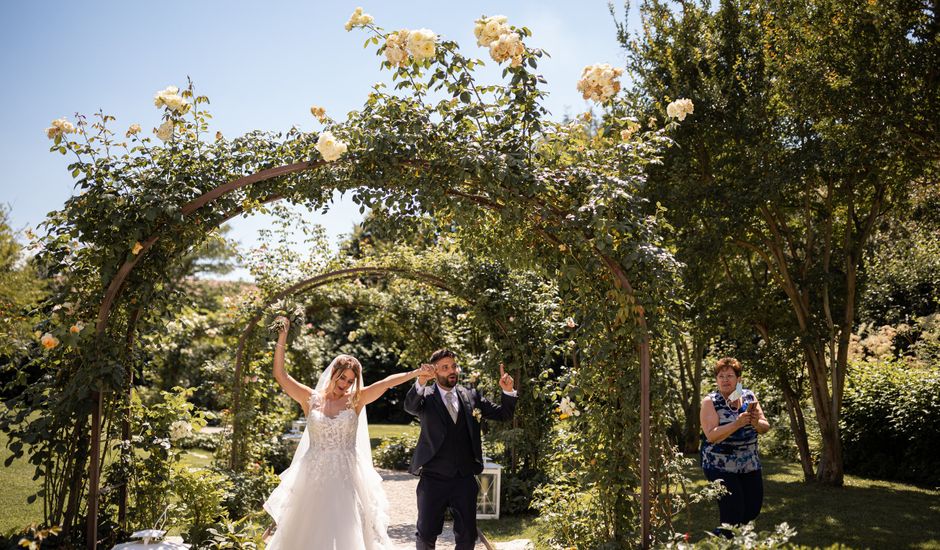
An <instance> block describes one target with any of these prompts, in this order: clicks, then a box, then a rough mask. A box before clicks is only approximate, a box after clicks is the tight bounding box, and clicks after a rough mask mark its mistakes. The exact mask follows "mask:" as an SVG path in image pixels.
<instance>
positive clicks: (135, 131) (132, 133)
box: [124, 124, 140, 137]
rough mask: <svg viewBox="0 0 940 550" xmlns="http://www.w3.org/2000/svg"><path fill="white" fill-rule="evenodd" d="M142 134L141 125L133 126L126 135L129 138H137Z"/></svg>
mask: <svg viewBox="0 0 940 550" xmlns="http://www.w3.org/2000/svg"><path fill="white" fill-rule="evenodd" d="M139 133H140V124H131V125H130V128H128V129H127V133H126V134H124V135H125V136H127V137H131V136H136V135H137V134H139Z"/></svg>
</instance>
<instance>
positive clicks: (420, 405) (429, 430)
mask: <svg viewBox="0 0 940 550" xmlns="http://www.w3.org/2000/svg"><path fill="white" fill-rule="evenodd" d="M454 389H455V390H456V391H457V396H458V397H459V398H460V405H461V406H462V407H463V410H464V411H465V413H466V417H467V428H468V429H469V430H470V441H471V443H472V444H473V459H474V461H475V462H476V463H477V466H478V471H477V473H480V472H482V471H483V445H482V443H481V442H480V423H479V422H478V421H477V419H476V418H475V417H474V416H473V414H472V412H473V411H474V410H475V409H479V410H480V413H481V416H482V417H483V418H486V419H488V420H500V421H506V420H512V415H513V412H514V411H515V409H516V398H515V397H512V396H509V395H506V394H505V393H502V392H500V393H501V395H502V402H501V404H500V405H496V404H495V403H493V402H491V401H490V400H488V399H486V398H485V397H483V396H481V395H480V393H479V392H478V391H477V390H475V389H467V388H465V387H463V386H460V385H458V386H455V388H454ZM405 410H406V411H408V413H410V414H413V415H415V416H417V417H418V418H419V419H420V420H421V434H420V435H419V436H418V446H417V447H416V448H415V452H414V456H412V458H411V467H410V468H409V469H408V471H409V472H411V473H412V474H414V475H420V474H421V468H422V467H423V466H424V465H425V464H427V463H428V461H429V460H431V459H432V458H434V455H436V454H437V452H438V450H440V448H441V444H443V442H444V438H445V436H446V435H447V425H446V424H445V422H448V423H451V424H453V422H454V421H453V420H452V419H451V417H450V413H449V412H447V406H446V405H444V399H443V398H442V397H441V393H440V392H439V391H438V387H437V384H431V385H430V386H424V387H422V388H420V389H418V388H416V387H415V385H414V384H412V386H411V389H410V390H408V395H406V396H405Z"/></svg>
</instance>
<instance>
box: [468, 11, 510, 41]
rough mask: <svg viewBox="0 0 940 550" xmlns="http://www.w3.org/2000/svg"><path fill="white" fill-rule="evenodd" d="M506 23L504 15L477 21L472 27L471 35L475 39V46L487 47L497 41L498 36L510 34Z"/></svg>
mask: <svg viewBox="0 0 940 550" xmlns="http://www.w3.org/2000/svg"><path fill="white" fill-rule="evenodd" d="M506 21H507V19H506V16H505V15H493V16H491V17H481V18H480V19H477V20H476V21H475V22H474V26H473V35H474V36H475V37H476V39H477V46H485V47H489V46H490V44H492V43H493V42H495V41H496V40H499V37H500V36H502V35H503V34H506V33H508V32H510V29H509V25H507V24H506Z"/></svg>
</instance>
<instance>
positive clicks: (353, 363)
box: [325, 354, 362, 407]
mask: <svg viewBox="0 0 940 550" xmlns="http://www.w3.org/2000/svg"><path fill="white" fill-rule="evenodd" d="M331 365H332V366H333V372H332V373H330V383H329V384H327V386H326V392H325V393H326V395H329V394H331V393H332V392H333V389H334V388H335V387H336V381H337V380H339V377H340V376H342V375H343V373H344V372H346V371H347V370H351V371H353V374H354V375H356V382H355V383H354V384H355V385H354V386H353V392H352V397H351V398H350V400H349V401H350V403H351V404H352V406H353V407H356V406H358V405H359V395H360V392H361V391H362V365H361V364H360V363H359V360H358V359H356V358H355V357H353V356H352V355H346V354H341V355H337V356H336V359H333V362H332V363H331Z"/></svg>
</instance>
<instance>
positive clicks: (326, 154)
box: [317, 132, 346, 162]
mask: <svg viewBox="0 0 940 550" xmlns="http://www.w3.org/2000/svg"><path fill="white" fill-rule="evenodd" d="M317 151H319V152H320V155H321V156H322V157H323V160H325V161H327V162H333V161H334V160H336V159H338V158H339V157H340V156H342V154H343V153H345V152H346V144H345V143H343V142H342V141H339V140H338V139H336V137H335V136H334V135H333V133H332V132H323V133H321V134H320V137H319V138H318V139H317Z"/></svg>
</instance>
